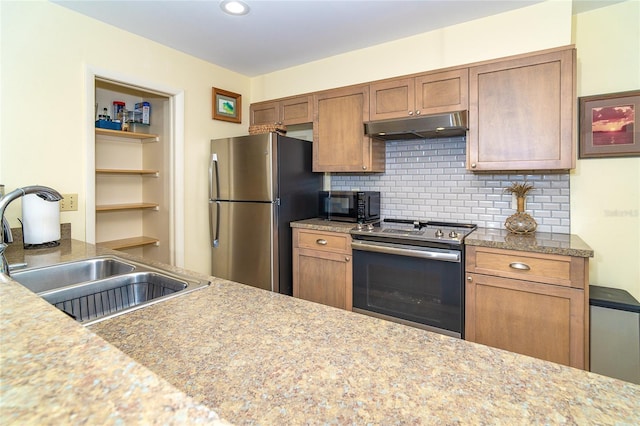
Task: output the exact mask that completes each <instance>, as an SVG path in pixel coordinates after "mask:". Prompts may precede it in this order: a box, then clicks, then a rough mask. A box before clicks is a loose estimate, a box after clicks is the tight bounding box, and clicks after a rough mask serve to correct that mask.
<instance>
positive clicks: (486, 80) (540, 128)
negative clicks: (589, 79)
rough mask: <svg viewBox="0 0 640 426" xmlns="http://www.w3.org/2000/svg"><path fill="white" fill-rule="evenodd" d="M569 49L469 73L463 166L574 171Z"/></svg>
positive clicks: (496, 63) (495, 63)
mask: <svg viewBox="0 0 640 426" xmlns="http://www.w3.org/2000/svg"><path fill="white" fill-rule="evenodd" d="M575 57H576V51H575V49H574V48H569V49H567V48H564V49H554V50H550V51H547V52H544V53H539V54H533V55H521V56H518V57H514V58H512V59H505V60H498V61H491V62H488V63H485V64H482V65H478V66H474V67H471V68H470V69H469V134H468V139H467V168H468V169H470V170H472V171H487V170H565V169H571V168H574V167H575V156H576V155H575V153H576V150H575V134H574V125H575V103H576V90H575V78H574V77H575V67H576V65H575V62H576V61H575Z"/></svg>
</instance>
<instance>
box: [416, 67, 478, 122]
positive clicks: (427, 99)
mask: <svg viewBox="0 0 640 426" xmlns="http://www.w3.org/2000/svg"><path fill="white" fill-rule="evenodd" d="M415 86H416V89H415V93H416V100H415V113H416V114H418V115H420V114H422V115H425V114H439V113H443V112H453V111H464V110H467V108H468V107H469V70H468V69H467V68H464V69H459V70H453V71H445V72H438V73H433V74H425V75H422V76H418V77H416V79H415Z"/></svg>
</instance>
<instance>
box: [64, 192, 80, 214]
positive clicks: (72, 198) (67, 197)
mask: <svg viewBox="0 0 640 426" xmlns="http://www.w3.org/2000/svg"><path fill="white" fill-rule="evenodd" d="M62 196H63V197H64V198H63V199H62V200H60V211H61V212H70V211H77V210H78V194H62Z"/></svg>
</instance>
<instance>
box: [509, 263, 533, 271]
mask: <svg viewBox="0 0 640 426" xmlns="http://www.w3.org/2000/svg"><path fill="white" fill-rule="evenodd" d="M509 267H510V268H513V269H518V270H520V271H528V270H530V269H531V267H530V266H529V265H527V264H526V263H521V262H513V263H510V264H509Z"/></svg>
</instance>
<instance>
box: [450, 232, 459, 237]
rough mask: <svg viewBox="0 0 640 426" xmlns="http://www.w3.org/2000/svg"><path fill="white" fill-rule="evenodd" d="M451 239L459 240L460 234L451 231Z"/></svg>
mask: <svg viewBox="0 0 640 426" xmlns="http://www.w3.org/2000/svg"><path fill="white" fill-rule="evenodd" d="M449 237H450V238H458V233H457V232H456V231H451V232H449Z"/></svg>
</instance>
